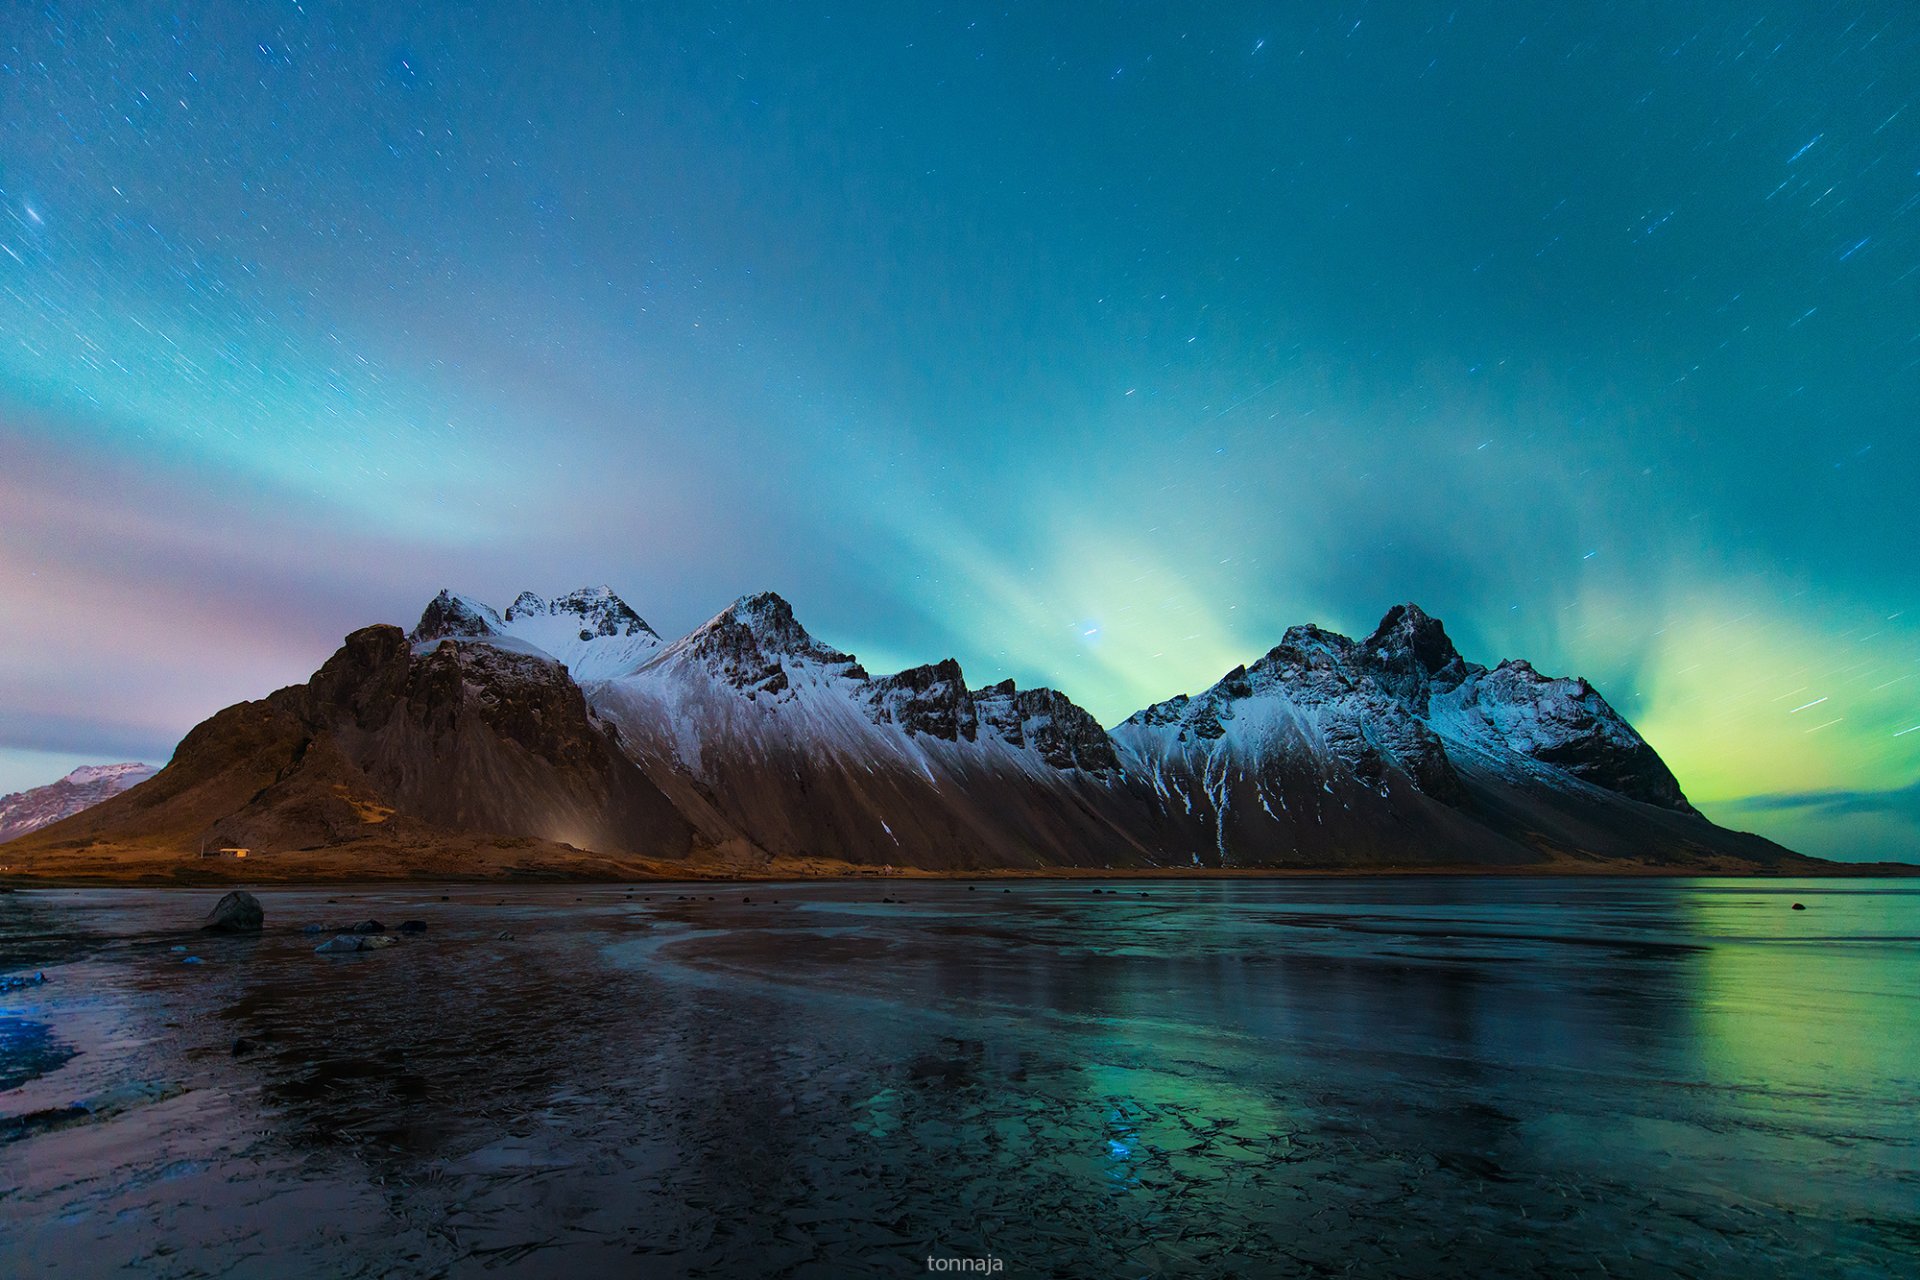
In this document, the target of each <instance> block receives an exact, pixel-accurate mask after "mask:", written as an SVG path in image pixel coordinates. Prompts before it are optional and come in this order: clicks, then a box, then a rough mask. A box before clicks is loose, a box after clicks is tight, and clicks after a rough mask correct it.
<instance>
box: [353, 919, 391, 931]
mask: <svg viewBox="0 0 1920 1280" xmlns="http://www.w3.org/2000/svg"><path fill="white" fill-rule="evenodd" d="M386 931H387V926H385V925H383V924H381V923H380V922H379V921H378V920H362V921H361V922H360V923H359V924H357V925H355V926H353V928H351V929H349V930H347V932H348V933H385V932H386Z"/></svg>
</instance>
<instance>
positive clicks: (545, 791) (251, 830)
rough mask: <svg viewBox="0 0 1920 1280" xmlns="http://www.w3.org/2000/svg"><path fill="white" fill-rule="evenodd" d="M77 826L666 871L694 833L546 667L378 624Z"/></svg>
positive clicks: (201, 729) (558, 670) (194, 840)
mask: <svg viewBox="0 0 1920 1280" xmlns="http://www.w3.org/2000/svg"><path fill="white" fill-rule="evenodd" d="M436 603H438V602H436ZM429 613H430V615H433V616H432V618H431V621H433V622H434V623H436V624H446V625H450V626H454V627H462V626H467V625H470V624H471V618H472V616H473V615H471V614H470V613H468V614H463V613H461V612H459V611H457V610H448V609H441V610H438V611H437V612H436V611H435V610H434V609H432V608H430V609H429ZM76 822H78V823H79V825H78V826H77V827H75V828H74V830H73V831H72V832H70V833H66V834H72V835H85V836H87V837H89V838H91V839H95V840H112V839H114V838H116V837H117V836H119V835H121V834H129V833H131V834H138V835H140V836H142V837H143V838H149V839H151V838H153V837H155V836H159V837H161V838H171V839H173V840H175V841H177V842H178V843H179V844H180V845H181V846H182V850H183V852H189V851H190V852H193V853H196V854H197V852H198V851H199V850H200V849H202V848H206V847H212V848H219V847H222V846H238V847H244V848H256V849H263V850H288V849H293V850H298V849H315V848H324V847H330V846H337V845H343V844H348V843H351V842H353V841H356V840H362V839H369V838H375V837H378V838H380V839H382V840H387V841H396V842H399V843H402V844H404V843H406V842H409V841H412V842H420V843H424V842H430V841H432V840H433V839H434V838H435V836H436V833H444V832H484V833H487V834H490V835H502V836H524V837H533V838H536V839H540V840H551V841H558V842H562V843H566V844H572V845H574V846H575V847H577V848H581V849H592V850H596V851H599V852H603V853H620V854H636V855H641V856H648V857H668V858H672V857H682V856H685V854H686V853H687V851H688V848H689V844H690V839H691V834H692V832H691V827H690V826H689V824H688V823H687V822H686V821H685V820H683V819H682V818H681V817H680V815H679V814H678V813H677V812H676V811H675V809H674V807H673V806H672V804H671V803H670V802H669V801H667V799H666V798H665V797H664V796H662V795H661V794H660V792H659V790H658V788H656V787H655V786H654V785H653V784H652V783H651V782H649V781H648V780H647V778H646V776H645V775H644V774H643V773H642V772H641V771H640V770H639V769H638V768H637V767H636V766H635V765H634V764H633V762H632V761H631V760H629V759H628V758H627V757H626V755H625V754H624V753H623V752H622V751H621V750H620V744H619V738H618V735H617V733H616V732H615V731H614V730H613V729H612V728H611V727H610V726H608V725H606V724H604V723H602V722H601V721H600V720H599V719H598V718H597V717H595V716H594V715H593V713H592V712H591V711H590V710H589V709H588V707H587V705H586V701H585V699H584V698H583V697H582V696H581V693H580V690H579V688H578V686H576V685H575V684H574V683H573V681H572V680H571V679H570V678H569V677H568V675H567V673H566V670H565V669H564V668H563V667H561V666H560V665H559V664H558V663H555V662H553V661H551V660H548V659H545V658H541V657H538V656H535V655H532V654H526V653H518V652H512V651H508V650H503V649H500V648H498V647H496V646H494V645H492V644H488V643H477V642H475V641H473V640H471V639H465V640H463V639H454V638H447V639H442V640H439V641H435V642H429V643H428V644H425V645H421V646H418V647H417V648H416V647H415V646H412V645H410V644H409V643H408V640H407V637H406V636H405V635H403V634H402V633H401V631H400V629H399V628H398V627H391V626H375V627H367V628H365V629H363V630H360V631H356V632H354V633H353V634H352V635H350V636H348V637H347V638H346V641H345V643H344V644H343V645H342V647H341V648H340V650H339V651H338V652H337V653H335V654H334V656H333V657H332V658H330V659H328V660H327V662H326V664H325V665H324V666H322V667H321V668H320V670H319V671H317V672H315V673H314V675H313V678H312V679H311V680H310V681H308V683H306V684H304V685H296V686H293V687H292V688H288V689H282V690H280V691H279V692H278V693H275V694H272V695H270V696H269V697H267V698H265V699H263V700H262V701H259V702H250V703H242V704H240V705H238V706H235V707H230V708H228V709H227V710H225V711H222V712H220V713H219V714H218V715H216V716H214V717H213V718H212V719H210V720H207V721H205V722H204V723H202V724H201V725H199V726H197V727H196V728H195V729H194V730H193V731H192V732H191V733H189V734H188V735H187V737H186V738H185V739H184V740H182V742H181V744H180V746H179V748H178V749H177V750H176V751H175V753H174V758H173V761H172V763H170V764H169V765H168V766H167V768H166V769H164V770H162V771H161V773H160V774H159V775H158V776H157V777H155V778H154V779H153V786H152V787H151V789H149V790H147V791H145V792H142V793H130V794H128V795H127V796H123V797H120V803H119V804H117V805H103V806H101V807H99V808H97V809H95V810H92V811H90V812H89V813H87V814H82V815H81V816H80V818H79V819H77V820H76ZM66 825H67V826H73V824H66ZM48 834H53V833H48Z"/></svg>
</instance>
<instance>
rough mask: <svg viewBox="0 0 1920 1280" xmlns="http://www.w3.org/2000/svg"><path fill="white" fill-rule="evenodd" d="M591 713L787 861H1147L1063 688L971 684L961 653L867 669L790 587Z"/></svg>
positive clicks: (712, 816) (682, 790)
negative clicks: (825, 638)
mask: <svg viewBox="0 0 1920 1280" xmlns="http://www.w3.org/2000/svg"><path fill="white" fill-rule="evenodd" d="M587 698H588V701H589V702H590V703H591V704H592V705H593V707H594V709H595V710H596V711H597V712H598V713H599V714H601V715H602V716H604V717H606V718H607V719H608V720H610V721H612V722H613V723H614V724H616V725H617V726H619V729H620V737H621V742H622V744H623V745H624V746H625V748H626V750H627V751H628V753H629V754H630V755H632V757H633V758H634V759H635V760H636V761H637V762H639V763H640V765H641V767H642V768H643V769H645V770H646V772H647V774H648V776H649V777H651V778H652V779H653V780H654V782H655V783H656V784H658V785H659V786H660V787H661V789H662V790H664V791H666V792H667V793H668V794H669V795H671V796H673V797H674V798H675V799H676V801H677V802H679V803H680V804H681V806H682V809H683V811H685V812H688V813H689V814H693V815H698V817H697V820H699V821H701V822H702V824H703V826H705V827H706V828H707V829H708V830H710V831H711V830H720V829H724V830H728V831H732V832H736V833H738V834H740V835H741V836H743V837H744V838H746V839H748V840H750V841H751V842H753V843H754V844H755V845H756V846H758V847H759V848H761V849H764V850H765V851H766V852H767V853H768V854H770V855H772V856H775V857H793V858H804V857H813V858H831V859H839V860H845V861H856V862H892V863H915V864H920V865H930V866H943V867H952V866H985V865H1043V864H1046V863H1085V862H1091V861H1095V860H1096V859H1102V860H1104V859H1108V858H1113V857H1118V858H1119V859H1120V860H1122V861H1134V860H1138V859H1139V858H1140V857H1141V856H1142V852H1143V851H1141V850H1140V849H1138V848H1137V847H1136V846H1135V844H1134V842H1133V841H1132V839H1131V838H1130V837H1129V836H1128V835H1127V834H1126V833H1125V832H1124V831H1123V830H1121V829H1119V828H1118V827H1117V826H1116V824H1115V821H1114V817H1113V815H1111V814H1109V813H1108V812H1106V810H1107V809H1109V808H1111V806H1110V805H1109V804H1107V803H1105V793H1106V791H1107V790H1108V784H1109V782H1110V780H1111V774H1112V771H1113V768H1114V758H1113V754H1112V748H1111V743H1110V742H1109V741H1108V740H1107V737H1106V734H1105V733H1104V732H1103V731H1102V730H1101V729H1100V726H1099V725H1098V724H1097V723H1096V722H1095V721H1094V720H1093V718H1092V717H1091V716H1089V715H1088V714H1087V713H1086V712H1085V711H1083V710H1081V709H1080V708H1079V707H1076V706H1074V705H1073V703H1072V702H1071V701H1069V700H1068V699H1067V698H1066V697H1064V696H1063V695H1061V694H1059V693H1056V692H1054V691H1053V690H1049V689H1042V690H1030V691H1016V690H1015V689H1014V688H1013V685H1012V683H1011V682H1010V681H1009V682H1004V683H1002V684H1000V685H996V686H993V687H992V688H991V689H987V690H981V691H978V692H975V691H972V690H969V689H968V688H967V685H966V680H965V677H964V675H963V673H962V672H961V670H960V666H959V664H958V663H957V662H954V661H953V660H952V659H948V660H946V661H944V662H940V663H936V664H932V665H930V666H923V667H915V668H911V669H909V670H907V671H902V672H899V673H897V674H894V675H888V676H880V677H877V678H876V677H874V676H871V675H869V674H868V672H867V670H866V668H865V667H863V666H862V665H861V664H860V663H859V662H858V661H857V660H856V659H855V658H854V656H853V655H852V654H848V653H842V652H840V651H839V650H837V649H834V648H832V647H831V646H828V645H825V644H822V643H821V642H820V641H818V640H816V639H815V638H814V637H813V636H812V635H811V634H809V633H808V632H807V630H806V628H804V627H803V626H801V625H800V623H799V622H798V621H797V620H796V619H795V618H794V615H793V610H792V608H791V606H789V605H788V603H787V602H786V601H785V600H783V599H781V598H780V597H779V596H777V595H773V594H771V593H763V594H760V595H753V596H745V597H742V598H741V599H740V600H738V601H736V602H735V603H734V604H733V605H732V606H731V607H730V608H728V609H727V610H725V611H724V612H722V613H720V614H719V615H718V616H716V617H714V618H713V619H712V620H711V621H709V622H707V623H706V624H704V625H703V626H701V627H699V628H698V629H696V630H695V631H694V632H692V633H691V634H690V635H688V636H686V637H684V638H683V639H681V640H678V641H675V642H674V643H673V644H671V645H669V646H667V647H666V648H665V649H663V650H662V651H661V652H660V654H659V655H658V656H657V657H655V658H654V659H653V660H652V661H650V662H648V663H647V664H646V665H645V666H643V667H641V668H640V669H639V670H637V671H635V672H633V673H632V674H630V675H626V676H622V677H620V678H617V679H613V680H607V681H602V682H599V683H597V684H590V685H588V686H587Z"/></svg>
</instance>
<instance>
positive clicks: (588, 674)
mask: <svg viewBox="0 0 1920 1280" xmlns="http://www.w3.org/2000/svg"><path fill="white" fill-rule="evenodd" d="M447 636H458V637H461V638H464V639H473V640H486V641H488V642H490V643H492V644H494V645H495V646H496V647H499V648H506V649H518V650H519V651H521V652H529V653H537V654H544V655H546V656H547V657H550V658H553V659H554V660H555V661H557V662H559V663H560V664H561V665H563V666H565V667H566V668H567V670H568V671H569V672H571V673H572V675H573V678H574V679H575V680H578V681H580V682H582V683H585V682H586V681H590V680H606V679H609V678H611V677H613V676H618V675H625V674H626V673H628V672H630V671H633V670H635V669H636V668H638V667H639V666H640V665H641V664H642V663H643V662H645V661H647V659H649V658H651V657H652V656H653V655H654V653H655V652H656V651H657V650H658V649H659V648H660V645H661V640H660V635H659V633H658V632H656V631H655V630H654V629H653V628H652V627H650V626H648V625H647V622H646V619H644V618H642V617H641V616H640V615H639V614H637V613H635V612H634V611H633V610H632V609H631V608H629V607H628V606H627V603H626V601H624V600H622V599H621V598H620V597H619V596H617V595H615V594H614V593H613V589H612V588H611V587H582V588H581V589H580V590H578V591H572V592H568V593H567V594H566V595H564V596H557V597H555V598H554V599H552V600H543V599H541V598H540V597H539V596H537V595H535V594H534V593H533V592H531V591H523V592H521V593H520V596H519V598H518V599H516V600H515V601H514V602H513V603H512V604H510V605H508V606H507V609H506V612H504V613H499V612H496V611H495V610H494V609H492V608H491V607H490V606H488V605H485V604H482V603H480V602H479V601H477V600H474V599H472V598H471V597H468V596H460V595H455V594H454V593H453V592H451V591H442V592H441V593H440V594H439V595H438V596H435V597H434V598H433V600H432V601H431V602H430V603H429V604H428V605H427V608H426V612H425V613H423V614H422V615H421V617H420V622H419V624H418V625H417V626H415V627H414V630H413V634H412V637H411V638H412V640H413V641H414V643H416V644H431V643H433V642H434V641H437V640H440V639H442V638H444V637H447Z"/></svg>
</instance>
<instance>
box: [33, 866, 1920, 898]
mask: <svg viewBox="0 0 1920 1280" xmlns="http://www.w3.org/2000/svg"><path fill="white" fill-rule="evenodd" d="M1915 877H1920V863H1910V862H1861V863H1842V862H1832V863H1824V864H1822V865H1819V866H1816V867H1785V868H1771V867H1760V868H1729V867H1662V866H1645V865H1641V866H1633V865H1617V864H1616V865H1604V866H1598V865H1596V866H1586V865H1581V864H1565V863H1550V864H1540V865H1534V866H1475V865H1458V864H1455V865H1426V866H1423V865H1409V866H1379V867H1125V868H1122V867H1112V868H1108V867H1045V868H1025V867H995V868H976V869H970V870H928V869H925V868H919V867H895V868H892V869H890V870H887V869H882V868H879V867H872V868H864V867H862V868H847V869H836V870H831V871H825V870H823V871H804V870H795V869H791V868H769V869H767V870H765V871H758V872H732V871H724V870H716V871H712V872H700V871H697V870H696V871H689V872H688V873H686V874H682V875H672V874H659V875H654V874H632V875H606V874H591V873H588V874H582V875H566V874H560V873H555V872H552V871H550V870H547V869H541V870H538V871H531V872H528V873H524V874H512V873H511V872H509V873H506V874H495V875H484V874H482V875H437V874H429V875H390V876H381V875H366V874H351V873H349V874H343V875H338V876H288V877H277V876H272V875H266V876H261V875H247V876H239V875H235V876H221V875H195V876H182V875H179V874H173V875H166V874H160V873H153V872H146V873H132V874H123V875H115V874H85V873H81V874H77V875H76V874H70V873H69V874H60V873H57V872H56V873H52V874H47V875H34V874H27V875H21V874H19V873H8V874H0V894H7V893H11V892H19V891H26V890H33V889H183V890H210V889H223V888H224V889H236V888H249V889H263V890H264V889H359V890H385V889H404V888H409V887H427V886H446V887H470V888H476V889H481V888H494V889H505V888H515V889H524V888H540V887H553V888H566V887H570V886H571V887H581V886H609V887H611V886H618V885H630V886H637V885H660V886H672V885H703V884H704V885H714V884H769V885H778V884H791V885H806V884H860V883H880V884H888V885H901V884H905V883H911V882H915V881H921V882H935V883H964V882H969V881H973V882H1001V881H1013V880H1021V881H1060V882H1074V881H1086V880H1113V881H1123V882H1135V881H1137V882H1143V883H1144V882H1154V883H1166V882H1185V881H1222V880H1403V879H1418V878H1428V879H1447V880H1458V879H1483V880H1761V881H1764V880H1880V879H1884V880H1901V879H1909V878H1915Z"/></svg>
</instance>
